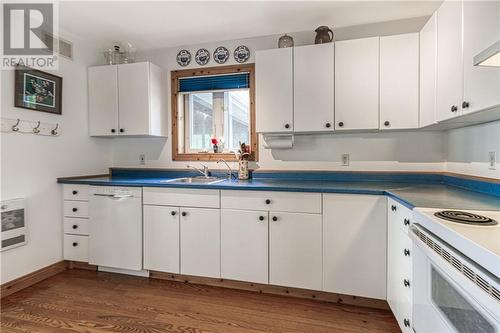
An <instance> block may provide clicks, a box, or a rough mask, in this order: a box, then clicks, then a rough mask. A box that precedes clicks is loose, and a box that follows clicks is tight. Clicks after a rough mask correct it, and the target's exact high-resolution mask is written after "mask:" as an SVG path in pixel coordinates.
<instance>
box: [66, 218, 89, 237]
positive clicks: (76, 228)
mask: <svg viewBox="0 0 500 333" xmlns="http://www.w3.org/2000/svg"><path fill="white" fill-rule="evenodd" d="M64 233H65V234H73V235H84V236H88V234H89V220H88V219H85V218H79V217H65V218H64Z"/></svg>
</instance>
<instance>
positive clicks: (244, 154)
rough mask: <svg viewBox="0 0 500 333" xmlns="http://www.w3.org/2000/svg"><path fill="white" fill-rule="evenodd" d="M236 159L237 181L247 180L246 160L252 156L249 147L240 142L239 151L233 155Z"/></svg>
mask: <svg viewBox="0 0 500 333" xmlns="http://www.w3.org/2000/svg"><path fill="white" fill-rule="evenodd" d="M234 154H235V155H236V158H237V159H238V179H248V178H249V172H248V159H249V158H250V156H251V155H252V154H251V152H250V146H249V145H247V144H245V143H244V142H240V149H239V150H238V152H235V153H234Z"/></svg>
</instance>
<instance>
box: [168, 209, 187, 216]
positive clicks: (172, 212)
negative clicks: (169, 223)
mask: <svg viewBox="0 0 500 333" xmlns="http://www.w3.org/2000/svg"><path fill="white" fill-rule="evenodd" d="M170 214H172V216H175V215H177V212H176V211H175V210H173V211H171V212H170ZM183 216H185V215H183Z"/></svg>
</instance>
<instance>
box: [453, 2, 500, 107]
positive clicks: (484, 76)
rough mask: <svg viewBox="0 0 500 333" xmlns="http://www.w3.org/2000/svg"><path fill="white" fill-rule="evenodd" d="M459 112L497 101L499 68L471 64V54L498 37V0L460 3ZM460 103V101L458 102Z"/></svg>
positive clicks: (499, 91)
mask: <svg viewBox="0 0 500 333" xmlns="http://www.w3.org/2000/svg"><path fill="white" fill-rule="evenodd" d="M463 6H464V9H463V25H464V27H463V32H464V35H463V43H464V45H463V52H464V64H463V66H464V98H463V101H464V102H466V103H468V106H467V104H466V103H464V104H463V108H462V109H463V113H469V112H474V111H478V110H481V109H485V108H487V107H491V106H495V105H498V104H500V69H498V68H494V67H481V66H474V64H473V59H474V56H475V55H477V54H478V53H480V52H481V51H483V50H485V49H486V48H487V47H489V46H491V45H493V43H495V42H496V41H498V40H500V2H499V1H464V3H463ZM460 106H462V105H460Z"/></svg>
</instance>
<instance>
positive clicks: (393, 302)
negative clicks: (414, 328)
mask: <svg viewBox="0 0 500 333" xmlns="http://www.w3.org/2000/svg"><path fill="white" fill-rule="evenodd" d="M387 201H388V205H387V303H389V306H390V307H391V310H392V312H393V313H394V316H395V317H396V318H399V308H400V303H401V300H400V299H401V284H400V282H401V279H400V277H401V269H400V267H399V266H398V263H399V262H400V253H399V248H400V244H399V242H398V240H399V237H400V234H401V230H400V228H399V220H400V216H401V215H400V214H399V210H398V209H397V208H398V206H397V205H396V203H395V202H394V201H393V200H392V199H388V200H387Z"/></svg>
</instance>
